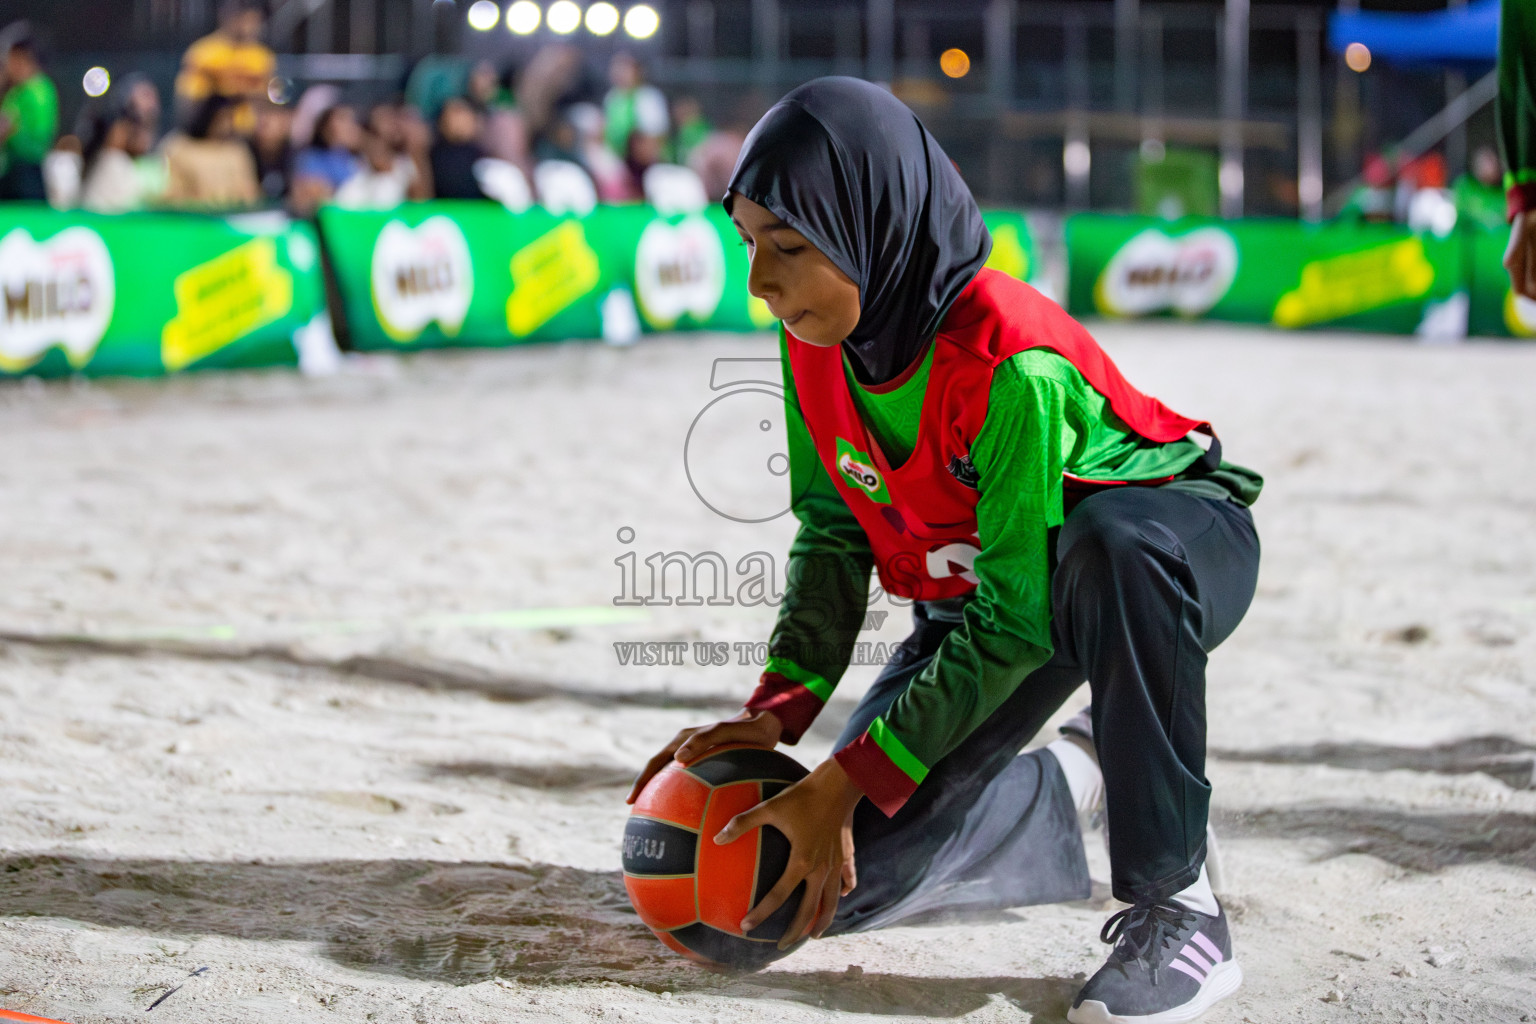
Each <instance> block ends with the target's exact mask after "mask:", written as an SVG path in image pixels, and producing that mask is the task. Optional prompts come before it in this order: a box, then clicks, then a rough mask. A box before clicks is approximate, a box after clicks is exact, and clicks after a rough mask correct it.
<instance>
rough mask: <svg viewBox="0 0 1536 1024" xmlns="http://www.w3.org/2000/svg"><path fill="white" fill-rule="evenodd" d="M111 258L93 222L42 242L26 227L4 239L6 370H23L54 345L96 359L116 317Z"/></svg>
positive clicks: (75, 360) (0, 287)
mask: <svg viewBox="0 0 1536 1024" xmlns="http://www.w3.org/2000/svg"><path fill="white" fill-rule="evenodd" d="M115 297H116V283H115V279H114V277H113V273H112V257H111V256H109V255H108V254H107V246H106V244H105V243H104V242H102V240H101V236H100V235H98V234H97V233H96V232H94V231H92V230H91V229H90V228H83V227H73V228H67V229H65V230H63V231H60V232H59V233H58V234H57V235H54V236H53V237H52V238H50V239H48V240H47V241H46V242H38V241H36V240H34V239H33V238H32V236H31V235H29V234H28V233H27V231H26V229H25V228H16V229H15V230H14V231H12V232H11V233H10V234H8V235H6V236H5V238H4V239H0V369H5V370H9V371H11V372H12V373H19V372H20V371H22V370H25V369H27V368H28V367H29V366H31V365H33V364H34V363H36V362H37V361H38V360H39V359H41V358H42V357H43V354H44V353H45V352H47V351H48V350H49V349H50V348H52V347H53V346H55V345H58V346H60V347H61V348H63V349H64V354H65V355H66V356H67V357H68V359H69V365H71V366H73V367H75V368H76V369H79V368H80V367H82V366H84V365H85V364H86V363H88V362H90V359H91V356H92V355H93V354H95V352H96V346H97V345H99V344H101V338H102V335H104V334H106V332H107V324H108V323H110V322H111V320H112V307H113V303H114V301H115Z"/></svg>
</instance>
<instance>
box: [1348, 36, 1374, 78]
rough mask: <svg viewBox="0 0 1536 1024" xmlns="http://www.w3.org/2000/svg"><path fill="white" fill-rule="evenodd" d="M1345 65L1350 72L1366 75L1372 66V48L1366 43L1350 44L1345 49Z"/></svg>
mask: <svg viewBox="0 0 1536 1024" xmlns="http://www.w3.org/2000/svg"><path fill="white" fill-rule="evenodd" d="M1344 63H1345V65H1346V66H1347V67H1348V68H1349V70H1351V71H1354V72H1358V73H1360V74H1364V73H1365V71H1366V69H1367V68H1369V67H1370V66H1371V48H1370V47H1368V46H1366V45H1365V44H1364V43H1350V44H1349V45H1348V46H1346V47H1344Z"/></svg>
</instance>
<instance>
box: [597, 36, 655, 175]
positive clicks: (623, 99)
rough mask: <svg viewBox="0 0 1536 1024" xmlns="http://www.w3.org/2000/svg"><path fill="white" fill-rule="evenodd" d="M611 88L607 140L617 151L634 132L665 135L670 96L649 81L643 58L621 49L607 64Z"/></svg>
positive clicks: (605, 111) (607, 102)
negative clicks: (645, 74) (641, 61)
mask: <svg viewBox="0 0 1536 1024" xmlns="http://www.w3.org/2000/svg"><path fill="white" fill-rule="evenodd" d="M608 81H609V84H610V85H612V88H611V89H609V90H608V95H607V96H606V97H605V98H604V99H603V117H604V119H605V120H606V122H607V124H606V128H605V129H604V136H603V137H604V141H606V142H607V143H608V148H609V149H610V150H612V151H613V152H615V153H623V152H625V150H626V148H627V146H628V144H629V138H630V136H631V135H634V134H635V133H637V132H638V133H639V134H641V135H649V136H654V137H655V138H656V139H657V140H658V141H659V140H662V139H665V138H666V136H667V132H668V130H669V128H670V125H669V123H668V117H667V98H666V97H665V96H663V95H662V94H661V90H660V89H658V88H656V87H655V86H654V85H646V84H645V78H644V75H643V73H642V71H641V68H640V62H639V61H638V60H637V59H635V56H634V54H631V53H624V52H620V53H617V54H615V55H614V57H613V60H612V61H610V62H609V64H608Z"/></svg>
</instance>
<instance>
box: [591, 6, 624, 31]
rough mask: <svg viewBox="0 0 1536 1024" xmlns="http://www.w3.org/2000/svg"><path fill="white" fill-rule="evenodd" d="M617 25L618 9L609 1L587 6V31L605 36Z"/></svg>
mask: <svg viewBox="0 0 1536 1024" xmlns="http://www.w3.org/2000/svg"><path fill="white" fill-rule="evenodd" d="M618 27H619V9H618V8H617V7H615V6H613V4H610V3H595V4H593V5H592V6H591V7H588V8H587V31H588V32H591V33H592V34H593V35H595V36H605V35H607V34H608V33H610V32H612V31H613V30H614V29H616V28H618Z"/></svg>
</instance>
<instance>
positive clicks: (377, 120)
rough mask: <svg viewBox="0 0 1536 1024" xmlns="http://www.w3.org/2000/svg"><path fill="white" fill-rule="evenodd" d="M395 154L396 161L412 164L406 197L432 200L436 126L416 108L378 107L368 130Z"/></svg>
mask: <svg viewBox="0 0 1536 1024" xmlns="http://www.w3.org/2000/svg"><path fill="white" fill-rule="evenodd" d="M364 127H366V128H367V129H368V131H370V132H372V133H373V134H375V135H377V136H379V138H381V139H383V140H384V141H385V142H386V143H388V144H389V146H390V147H391V148H392V149H393V150H394V152H395V160H396V162H397V163H398V162H399V161H401V160H405V161H408V162H409V163H410V165H411V173H410V175H409V177H408V182H409V185H408V187H407V189H406V197H407V198H409V199H431V198H432V161H431V152H432V126H431V125H429V124H427V122H426V121H425V120H424V119H423V118H422V116H421V113H420V112H419V111H418V110H416V108H415V107H411V106H406V105H405V104H402V103H375V104H374V105H373V106H372V107H370V108H369V110H368V118H367V123H366V124H365V126H364Z"/></svg>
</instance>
